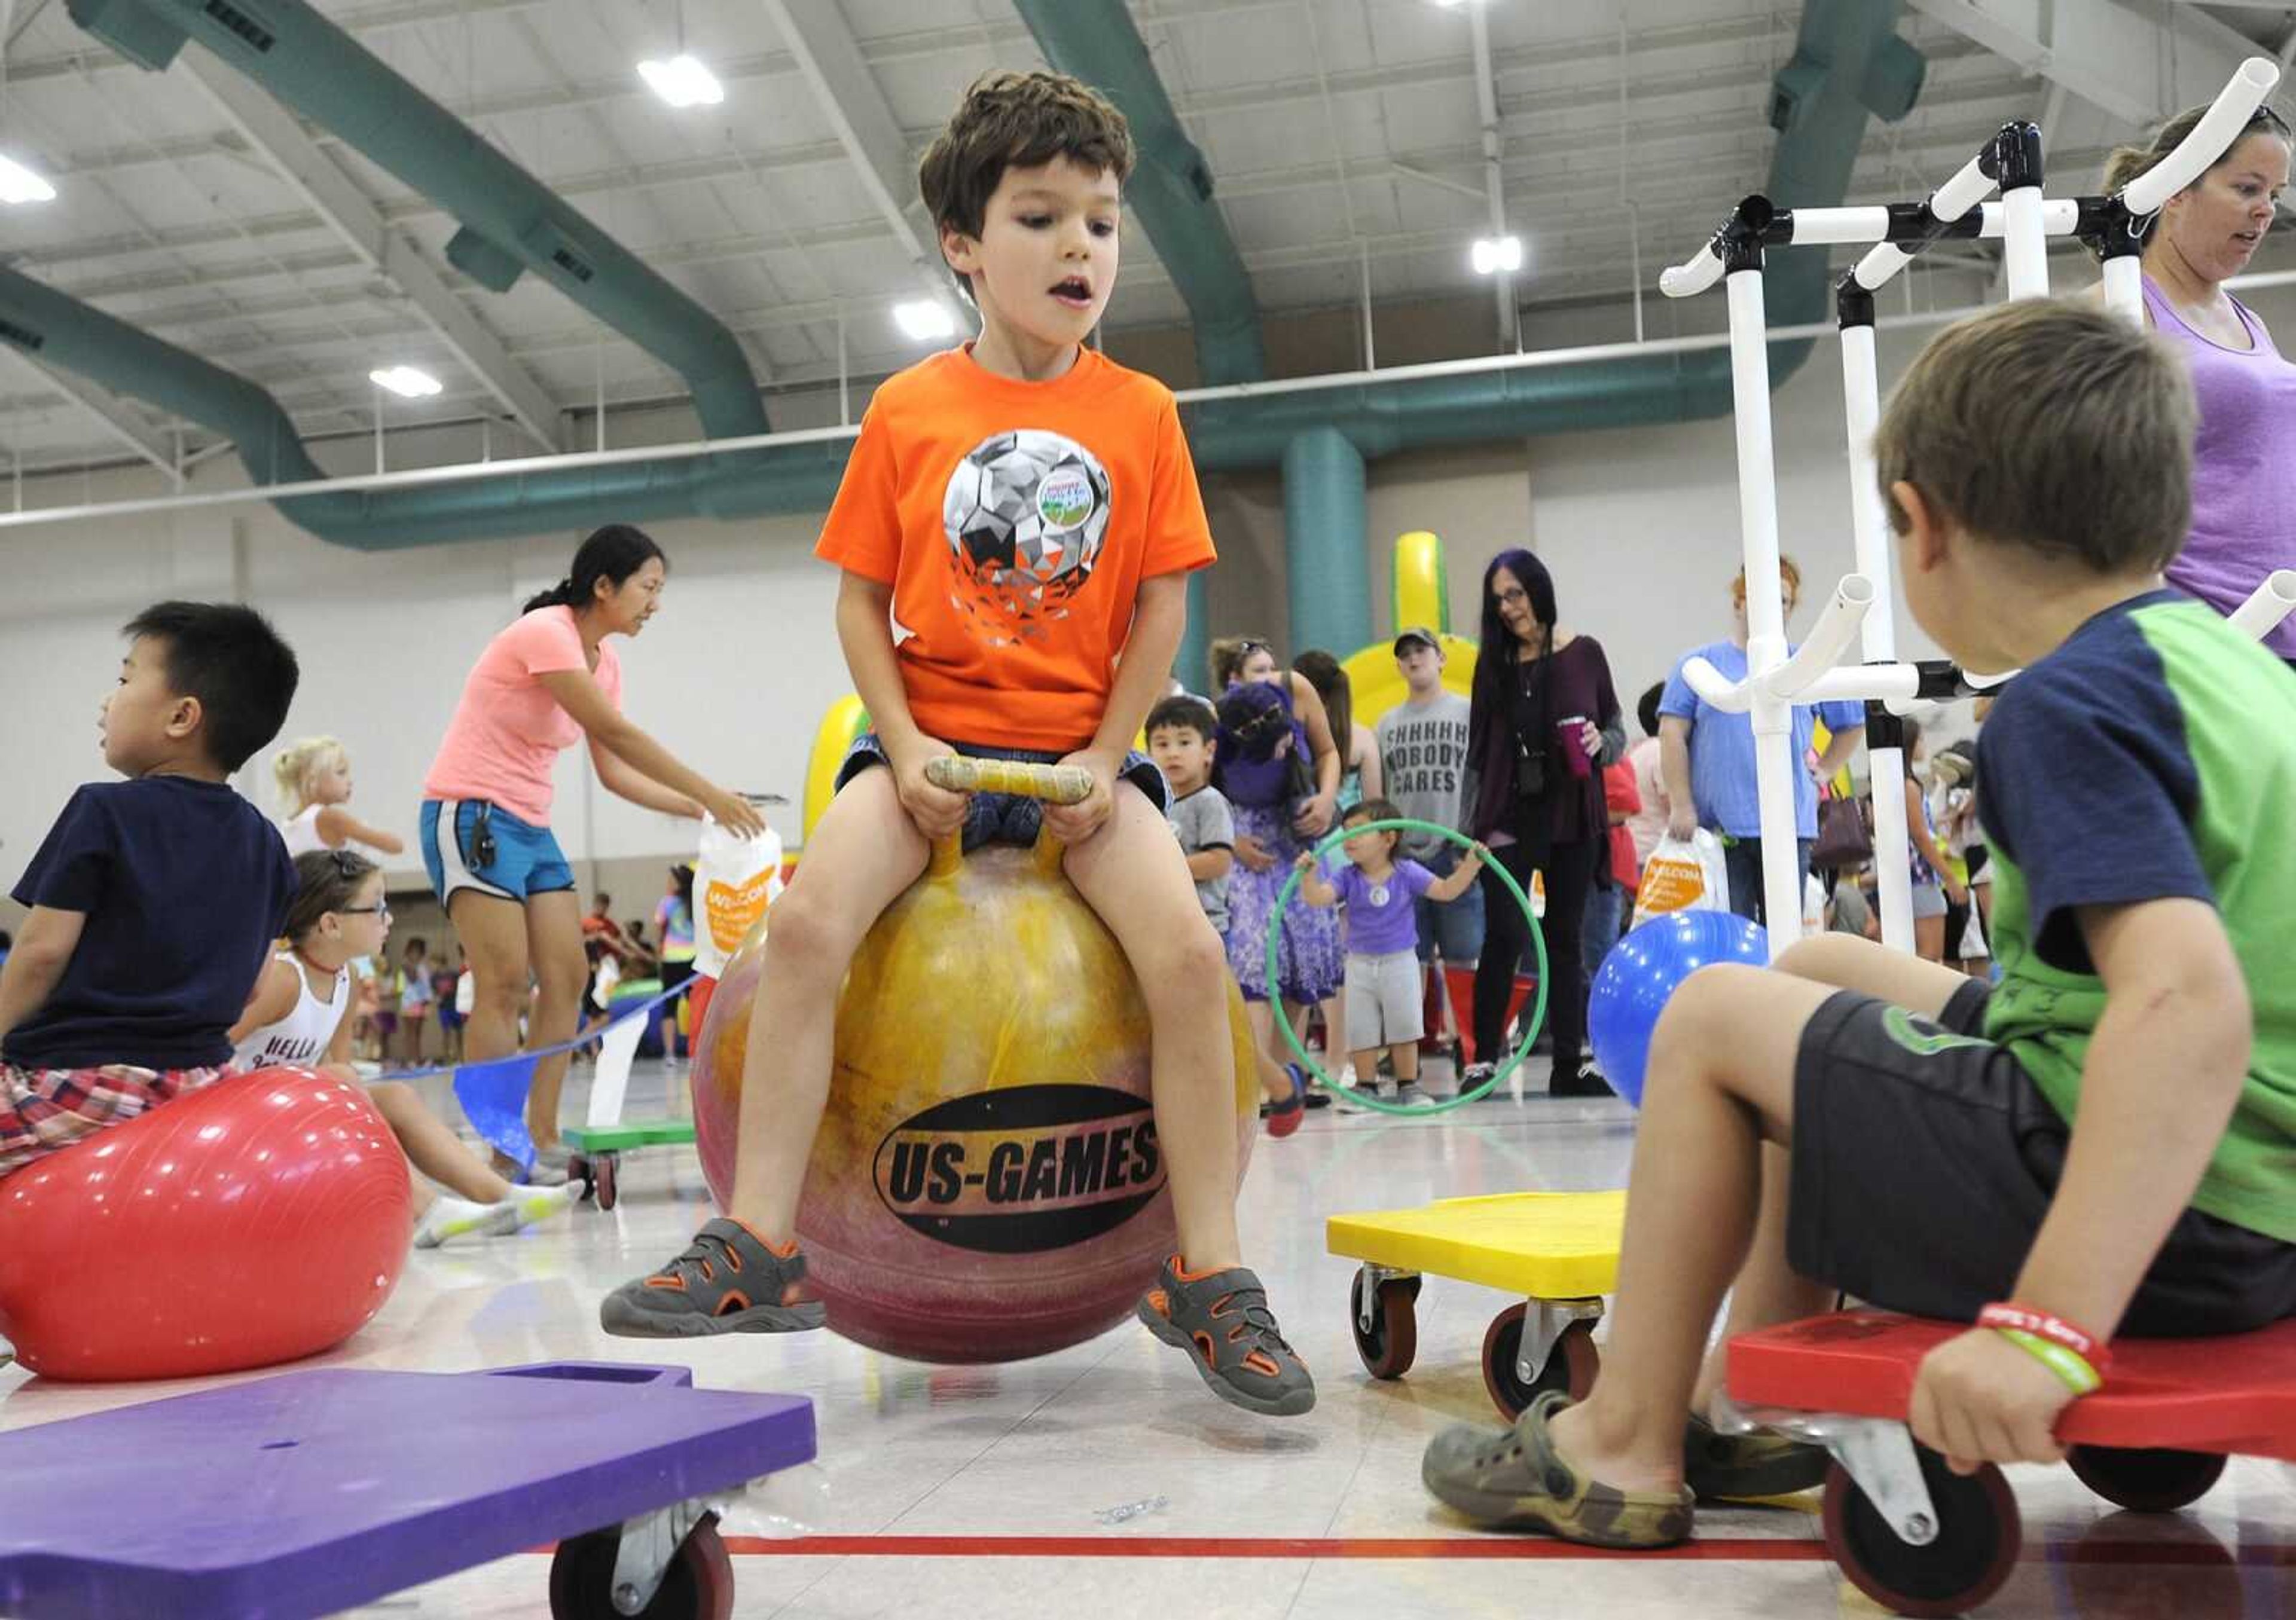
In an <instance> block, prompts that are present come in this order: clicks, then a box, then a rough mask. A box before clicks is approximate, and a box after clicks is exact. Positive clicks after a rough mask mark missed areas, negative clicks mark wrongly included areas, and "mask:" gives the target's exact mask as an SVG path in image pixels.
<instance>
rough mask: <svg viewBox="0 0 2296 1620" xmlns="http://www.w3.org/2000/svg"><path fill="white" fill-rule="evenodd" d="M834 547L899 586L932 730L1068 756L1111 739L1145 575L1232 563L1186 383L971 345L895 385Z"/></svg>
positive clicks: (896, 605)
mask: <svg viewBox="0 0 2296 1620" xmlns="http://www.w3.org/2000/svg"><path fill="white" fill-rule="evenodd" d="M814 552H815V554H816V556H819V557H823V558H825V559H827V560H829V561H831V562H833V563H835V564H837V565H838V567H840V568H842V569H849V570H851V571H852V572H854V573H856V574H858V575H861V576H862V577H865V578H867V579H873V580H875V581H877V582H878V583H880V584H881V585H890V586H891V587H892V591H893V618H894V622H895V624H896V625H897V626H898V630H897V632H896V638H897V642H898V645H897V650H896V657H897V658H898V660H899V663H900V670H901V684H902V687H903V689H904V690H905V691H906V692H907V694H908V700H909V712H910V714H911V715H912V716H914V718H915V720H916V723H917V724H918V725H919V727H921V728H922V730H923V731H924V732H925V733H926V734H927V735H929V736H933V737H938V738H940V739H942V740H944V741H950V742H974V743H982V744H986V745H988V746H989V747H992V748H1010V749H1046V750H1052V751H1057V752H1062V753H1065V752H1068V751H1070V750H1071V749H1079V748H1082V747H1084V746H1085V744H1087V743H1088V742H1090V741H1091V740H1092V737H1093V733H1094V732H1096V731H1097V730H1099V728H1100V722H1101V716H1102V715H1103V712H1104V711H1105V710H1106V709H1107V708H1108V694H1109V691H1110V690H1111V687H1112V686H1113V684H1114V683H1115V679H1116V660H1117V655H1118V654H1119V653H1121V652H1122V651H1123V650H1124V642H1125V639H1126V637H1128V635H1129V634H1131V631H1132V612H1133V603H1134V599H1135V598H1136V596H1137V595H1138V593H1139V590H1140V582H1141V581H1142V580H1144V579H1147V578H1152V577H1154V576H1156V575H1159V574H1177V573H1185V572H1187V571H1189V570H1192V569H1200V568H1204V567H1208V566H1209V565H1210V563H1211V562H1212V561H1213V560H1214V552H1213V550H1212V536H1211V527H1210V524H1209V523H1208V522H1207V521H1206V520H1205V518H1204V503H1203V496H1202V495H1201V493H1200V492H1199V491H1198V490H1197V487H1196V470H1195V463H1194V462H1193V461H1191V460H1190V459H1189V456H1188V445H1187V440H1186V439H1185V438H1184V437H1183V436H1182V434H1181V432H1180V414H1179V409H1178V407H1177V405H1175V404H1174V402H1173V399H1172V392H1171V390H1170V389H1167V388H1166V387H1165V386H1164V385H1163V384H1162V383H1160V382H1158V381H1157V380H1155V379H1154V378H1152V377H1149V376H1145V375H1144V374H1142V373H1141V372H1134V371H1128V370H1126V369H1125V368H1124V367H1123V366H1120V365H1119V364H1116V363H1115V362H1114V361H1112V360H1110V359H1108V358H1106V357H1105V356H1102V355H1100V354H1098V353H1097V352H1095V351H1094V350H1092V349H1082V350H1079V351H1078V355H1077V360H1076V364H1074V365H1072V366H1070V368H1069V370H1068V371H1067V372H1066V373H1065V374H1063V375H1062V376H1060V377H1058V378H1055V379H1054V380H1052V381H1050V382H1019V381H1015V380H1013V379H1011V378H1008V377H1000V376H998V375H996V373H995V372H989V371H986V370H984V369H982V367H981V366H980V365H979V364H976V363H975V362H974V360H973V358H972V354H971V352H970V350H969V349H965V348H953V349H949V350H947V351H946V352H944V353H941V354H938V355H935V356H933V357H932V358H931V359H930V360H925V361H922V362H921V363H919V364H916V365H913V366H911V367H910V368H909V369H908V370H906V371H905V372H900V373H898V375H896V376H893V377H890V378H888V379H887V380H885V381H884V383H883V384H882V385H881V386H880V387H879V389H877V392H876V396H875V397H873V399H872V400H871V401H870V402H869V410H868V413H867V414H866V415H865V416H864V417H863V418H862V420H861V437H860V438H859V440H858V441H857V443H856V444H855V445H854V446H853V457H852V460H851V461H850V462H848V463H847V464H846V468H845V479H844V482H843V483H842V484H841V485H840V487H839V488H838V491H837V501H836V503H835V504H834V505H832V507H831V508H830V510H829V521H828V522H827V523H826V524H825V525H824V527H823V529H822V532H821V540H820V543H819V544H817V545H816V546H815V547H814ZM903 633H906V634H905V635H904V634H903Z"/></svg>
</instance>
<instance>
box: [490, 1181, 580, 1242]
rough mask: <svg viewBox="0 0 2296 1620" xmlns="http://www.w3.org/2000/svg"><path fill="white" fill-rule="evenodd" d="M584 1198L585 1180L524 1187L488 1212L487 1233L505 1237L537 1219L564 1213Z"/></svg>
mask: <svg viewBox="0 0 2296 1620" xmlns="http://www.w3.org/2000/svg"><path fill="white" fill-rule="evenodd" d="M581 1201H582V1183H581V1182H562V1183H561V1184H560V1185H558V1186H555V1187H521V1188H520V1189H519V1190H517V1191H516V1192H514V1193H512V1195H511V1196H510V1197H508V1198H506V1199H504V1200H503V1201H502V1202H501V1203H499V1204H496V1205H494V1206H493V1207H491V1208H489V1209H488V1212H487V1223H486V1228H487V1236H488V1237H490V1238H506V1237H509V1236H510V1235H511V1234H512V1232H516V1231H524V1230H525V1229H526V1228H527V1227H529V1226H531V1225H533V1224H534V1223H536V1222H537V1221H546V1220H548V1219H549V1218H550V1217H551V1216H552V1215H563V1214H565V1213H566V1211H568V1210H570V1209H571V1208H573V1207H574V1206H575V1205H577V1204H578V1203H580V1202H581Z"/></svg>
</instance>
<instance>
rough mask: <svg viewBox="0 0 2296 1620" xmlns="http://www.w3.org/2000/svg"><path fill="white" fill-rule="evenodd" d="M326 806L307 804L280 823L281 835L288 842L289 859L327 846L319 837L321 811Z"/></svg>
mask: <svg viewBox="0 0 2296 1620" xmlns="http://www.w3.org/2000/svg"><path fill="white" fill-rule="evenodd" d="M325 808H326V806H324V805H306V806H303V808H302V809H300V810H299V811H297V812H296V813H295V814H293V815H291V816H289V817H288V818H287V819H286V820H285V821H283V822H280V823H279V836H280V837H281V838H282V839H285V840H286V842H287V858H288V859H289V860H293V859H294V858H295V857H296V856H297V855H309V854H310V853H311V852H312V851H313V850H316V849H324V848H325V847H327V846H326V844H325V843H324V841H323V840H322V839H320V837H319V812H320V811H322V810H324V809H325Z"/></svg>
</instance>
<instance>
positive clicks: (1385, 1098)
mask: <svg viewBox="0 0 2296 1620" xmlns="http://www.w3.org/2000/svg"><path fill="white" fill-rule="evenodd" d="M1379 1100H1381V1101H1382V1102H1393V1101H1394V1100H1395V1082H1394V1081H1392V1080H1382V1081H1381V1082H1380V1083H1379Z"/></svg>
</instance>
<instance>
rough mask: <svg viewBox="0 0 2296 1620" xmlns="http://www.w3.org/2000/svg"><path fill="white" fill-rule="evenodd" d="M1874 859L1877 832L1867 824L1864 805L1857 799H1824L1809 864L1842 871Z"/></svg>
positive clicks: (1818, 807)
mask: <svg viewBox="0 0 2296 1620" xmlns="http://www.w3.org/2000/svg"><path fill="white" fill-rule="evenodd" d="M1873 858H1874V832H1873V829H1871V828H1869V827H1868V826H1866V809H1865V806H1864V805H1863V804H1862V803H1861V802H1860V801H1858V800H1857V799H1855V798H1823V799H1820V800H1819V801H1818V804H1817V841H1816V843H1815V844H1813V845H1811V846H1810V851H1809V863H1810V864H1811V865H1812V866H1816V867H1823V868H1825V869H1826V870H1827V871H1840V870H1841V868H1843V867H1845V866H1857V865H1859V864H1861V863H1865V862H1866V861H1870V860H1872V859H1873Z"/></svg>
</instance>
